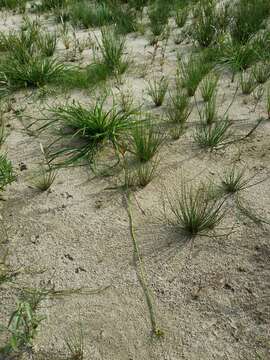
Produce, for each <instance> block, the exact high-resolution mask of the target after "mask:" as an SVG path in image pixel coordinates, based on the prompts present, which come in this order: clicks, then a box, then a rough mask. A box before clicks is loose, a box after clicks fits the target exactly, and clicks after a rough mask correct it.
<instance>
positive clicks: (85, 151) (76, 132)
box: [40, 100, 136, 165]
mask: <svg viewBox="0 0 270 360" xmlns="http://www.w3.org/2000/svg"><path fill="white" fill-rule="evenodd" d="M50 114H51V115H52V119H49V121H48V122H47V123H46V124H45V125H43V126H42V127H41V128H40V130H43V129H45V128H48V127H50V126H52V125H57V126H60V127H61V128H62V132H61V139H63V138H64V137H66V136H68V137H71V140H72V142H71V144H70V146H67V147H62V148H60V149H58V150H57V149H56V150H53V151H51V152H50V154H49V157H50V162H51V161H53V160H55V159H58V158H60V157H62V156H66V159H64V160H63V162H62V163H61V164H62V165H71V164H74V163H76V162H77V161H79V160H88V161H91V160H93V156H94V155H95V153H96V151H97V150H98V148H99V147H100V146H102V145H104V144H105V143H106V142H110V143H111V144H113V147H114V148H115V149H116V150H117V148H118V144H119V141H120V139H121V137H122V136H123V135H124V134H127V132H128V131H129V130H130V129H131V128H132V127H133V126H134V125H135V123H136V120H135V119H134V116H133V115H134V112H133V111H131V112H130V113H127V112H124V111H122V110H118V109H116V107H113V108H111V109H109V110H106V109H105V105H104V100H102V101H101V100H97V101H96V102H95V104H94V106H93V107H90V108H86V107H84V106H82V105H81V104H79V103H74V104H72V105H66V106H60V107H57V108H52V109H50Z"/></svg>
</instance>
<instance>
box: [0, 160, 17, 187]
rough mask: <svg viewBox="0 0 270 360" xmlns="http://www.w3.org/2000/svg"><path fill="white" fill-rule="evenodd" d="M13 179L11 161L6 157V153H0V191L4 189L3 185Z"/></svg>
mask: <svg viewBox="0 0 270 360" xmlns="http://www.w3.org/2000/svg"><path fill="white" fill-rule="evenodd" d="M15 179H16V178H15V175H14V171H13V167H12V164H11V162H10V161H9V160H8V159H7V158H6V155H0V191H3V190H5V187H6V186H7V185H9V184H11V183H12V182H13V181H15Z"/></svg>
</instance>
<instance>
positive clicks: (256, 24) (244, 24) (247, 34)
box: [230, 0, 270, 44]
mask: <svg viewBox="0 0 270 360" xmlns="http://www.w3.org/2000/svg"><path fill="white" fill-rule="evenodd" d="M269 15H270V3H269V2H268V1H265V0H238V1H236V3H235V5H234V7H233V8H232V18H233V21H232V26H231V31H230V33H231V37H232V39H233V41H234V42H237V43H241V44H245V43H247V42H248V40H249V39H250V38H251V36H252V35H253V34H255V33H256V32H257V31H259V30H260V29H262V28H264V27H265V25H266V24H265V20H266V19H267V17H268V16H269Z"/></svg>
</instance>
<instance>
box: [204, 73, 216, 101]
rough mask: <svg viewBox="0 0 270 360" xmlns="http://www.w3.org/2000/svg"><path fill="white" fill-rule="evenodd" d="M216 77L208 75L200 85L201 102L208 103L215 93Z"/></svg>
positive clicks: (211, 74)
mask: <svg viewBox="0 0 270 360" xmlns="http://www.w3.org/2000/svg"><path fill="white" fill-rule="evenodd" d="M217 84H218V76H217V75H216V74H213V73H210V74H208V75H206V76H205V77H204V78H203V80H202V81H201V83H200V92H201V96H202V98H203V101H205V102H208V101H210V100H211V99H212V98H213V96H215V94H216V92H217Z"/></svg>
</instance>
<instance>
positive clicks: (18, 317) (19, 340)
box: [0, 291, 44, 354]
mask: <svg viewBox="0 0 270 360" xmlns="http://www.w3.org/2000/svg"><path fill="white" fill-rule="evenodd" d="M41 300H42V293H39V292H38V291H33V292H25V293H23V294H22V296H21V297H20V299H19V301H18V303H17V307H16V309H15V311H14V312H13V313H12V315H11V317H10V319H9V323H8V326H7V328H6V331H7V332H8V333H9V334H10V338H9V340H8V343H7V344H6V346H4V348H2V349H0V353H1V352H2V353H4V354H8V353H10V352H11V351H14V352H18V351H19V350H27V349H28V350H30V349H31V348H32V346H33V340H34V338H35V336H36V334H37V330H38V326H39V324H40V323H41V322H42V320H44V316H40V315H38V314H37V313H36V311H37V307H38V305H39V303H40V301H41Z"/></svg>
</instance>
